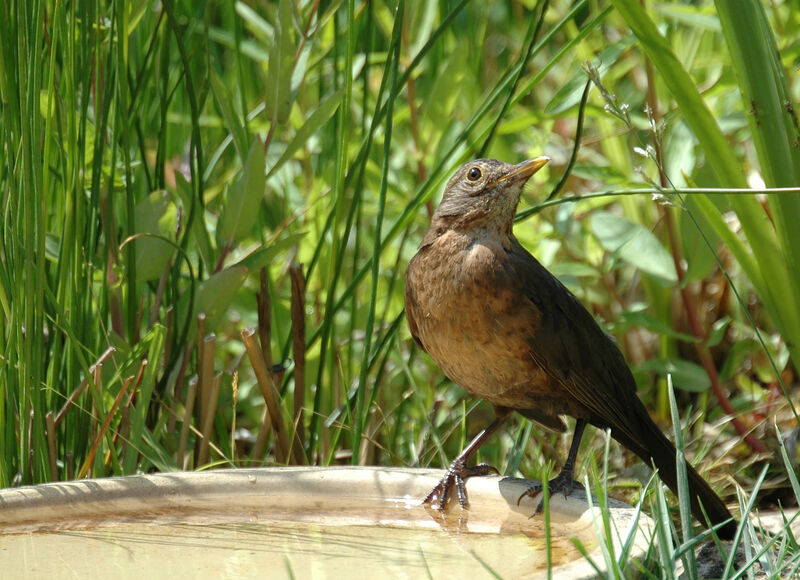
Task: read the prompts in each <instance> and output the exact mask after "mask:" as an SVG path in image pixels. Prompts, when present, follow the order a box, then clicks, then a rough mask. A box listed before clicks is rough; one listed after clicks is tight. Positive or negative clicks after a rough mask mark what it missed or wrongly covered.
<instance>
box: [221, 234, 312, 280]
mask: <svg viewBox="0 0 800 580" xmlns="http://www.w3.org/2000/svg"><path fill="white" fill-rule="evenodd" d="M305 235H306V234H305V232H301V233H297V234H291V235H289V236H286V237H285V238H281V239H280V240H277V241H276V242H273V243H272V244H271V245H269V246H268V247H266V248H261V249H259V250H256V251H255V252H253V253H252V254H249V255H248V256H247V257H245V258H244V259H243V260H241V261H239V262H237V263H236V264H235V265H234V267H235V266H244V267H246V268H247V269H248V270H250V271H256V270H260V269H261V268H263V267H265V266H267V265H268V264H269V263H270V262H271V261H272V260H273V259H274V258H275V256H277V255H278V254H279V253H280V252H282V251H283V250H287V249H289V248H291V247H293V246H295V245H297V243H298V242H299V241H300V240H301V239H302V238H303V236H305Z"/></svg>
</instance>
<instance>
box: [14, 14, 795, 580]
mask: <svg viewBox="0 0 800 580" xmlns="http://www.w3.org/2000/svg"><path fill="white" fill-rule="evenodd" d="M754 30H757V32H754ZM799 32H800V16H799V15H798V14H797V11H796V10H793V9H792V8H791V6H789V5H788V4H780V3H777V4H776V3H773V4H770V5H766V4H762V3H759V2H757V1H755V0H747V1H745V2H737V3H731V2H724V1H719V2H716V3H715V4H712V3H710V2H707V1H706V2H701V3H699V4H697V3H695V4H671V3H648V4H647V6H643V5H642V3H641V2H638V1H635V0H612V1H611V2H610V3H604V2H599V3H598V2H589V1H577V2H574V3H567V2H562V1H551V2H544V1H541V2H536V3H535V2H492V3H483V2H468V1H466V0H463V1H460V2H459V1H455V0H448V1H444V0H442V1H440V2H436V3H427V2H404V1H403V0H400V1H399V2H397V3H395V2H388V3H386V2H380V1H379V2H368V3H363V2H356V1H355V0H348V1H346V2H345V1H333V2H315V1H303V2H299V3H296V2H293V1H289V0H280V1H271V2H260V3H244V2H238V3H237V2H230V1H223V2H218V3H211V4H203V3H193V2H188V1H182V2H175V0H165V1H164V2H161V3H155V4H154V3H124V2H121V1H119V0H116V1H111V2H108V3H105V4H102V5H101V4H95V3H66V2H63V1H62V0H51V1H33V2H21V1H17V0H9V1H8V2H6V3H4V4H3V7H2V9H0V50H1V51H2V53H0V106H2V110H0V134H2V153H3V154H2V158H1V161H2V162H1V163H0V201H2V209H3V215H4V224H3V228H2V234H1V235H0V308H2V311H3V316H2V317H0V446H2V450H3V451H2V454H1V455H0V486H2V487H7V486H15V485H22V484H30V483H39V482H45V481H56V480H64V479H70V478H75V477H84V476H92V477H103V476H110V475H123V474H130V473H136V472H148V471H154V470H173V469H181V468H187V469H202V468H208V467H212V466H243V465H262V464H266V465H272V464H276V463H285V462H289V463H310V464H319V465H328V464H331V463H354V464H379V465H423V466H426V465H434V466H440V465H442V464H444V463H446V462H447V460H448V459H450V458H452V457H453V456H454V455H455V454H456V453H457V451H458V449H459V448H460V446H461V445H463V443H464V442H465V441H466V440H468V439H469V438H470V437H471V436H472V435H473V434H474V433H475V432H476V431H477V430H478V429H479V428H481V427H482V426H484V425H485V424H487V423H488V421H489V419H490V415H491V411H490V409H488V408H487V407H486V406H485V405H480V404H477V403H476V401H473V400H472V399H470V398H468V397H466V396H465V395H464V394H463V392H462V391H461V390H460V389H459V388H458V387H456V386H454V385H452V384H450V383H449V382H447V381H446V380H444V379H443V377H442V375H441V373H440V371H438V369H437V368H436V367H435V365H434V364H433V363H432V361H431V360H430V359H429V358H428V357H427V355H425V354H424V353H422V352H420V351H419V350H418V349H416V348H415V346H414V345H413V341H411V339H410V336H409V333H408V330H407V327H406V324H405V320H404V314H403V274H404V271H405V266H406V264H407V262H408V260H409V259H410V258H411V257H412V256H413V254H414V252H415V249H416V246H417V244H418V242H419V240H420V239H421V237H422V235H423V234H424V231H425V229H426V227H427V224H428V218H429V215H430V212H431V211H432V210H433V209H434V207H435V205H436V201H437V200H438V196H439V195H440V193H441V189H442V186H443V183H444V181H445V180H446V179H447V177H448V176H449V175H450V174H451V173H452V171H453V170H454V169H455V168H456V167H457V166H458V165H459V164H460V163H462V162H464V161H465V160H467V159H470V158H473V157H475V156H478V155H486V156H491V157H497V158H500V159H504V160H507V161H519V160H521V159H522V158H525V157H534V156H538V155H542V154H547V155H549V156H550V157H551V158H552V159H553V161H552V162H551V164H550V165H549V166H548V168H547V170H543V171H542V172H540V175H537V178H536V179H535V180H534V181H535V183H534V184H533V185H531V186H530V187H529V190H528V191H527V192H526V195H525V198H524V201H523V206H522V207H521V208H520V209H521V212H520V220H519V222H518V224H517V226H516V233H517V236H518V237H519V238H520V239H521V241H522V242H523V243H524V244H525V245H526V246H527V247H528V248H529V249H530V250H531V251H533V253H534V254H536V255H537V256H538V257H539V258H540V260H541V261H542V262H543V263H544V264H545V265H546V266H548V267H550V268H551V269H552V270H553V271H554V272H555V273H556V274H557V275H558V276H559V277H560V278H561V279H562V280H563V281H564V282H565V283H566V284H567V285H568V286H569V287H570V288H571V289H572V290H573V291H574V292H575V293H576V294H577V295H578V296H579V297H580V298H581V299H582V300H583V302H584V303H585V304H586V305H587V306H588V307H589V308H590V309H591V310H592V311H593V312H594V313H595V314H596V316H597V317H598V319H599V320H601V321H602V322H603V323H604V324H605V325H606V327H607V328H608V330H609V331H610V332H612V333H613V334H614V335H615V336H616V337H617V339H618V340H619V342H620V344H621V346H622V347H623V349H624V350H625V352H626V355H627V357H628V360H629V361H630V363H631V365H632V368H633V370H634V372H635V374H636V377H637V380H638V381H639V385H640V395H641V397H642V399H643V400H644V401H645V403H646V404H647V406H648V407H649V408H650V409H651V411H652V413H653V416H654V417H655V418H656V419H657V420H658V421H660V423H661V424H662V425H663V426H664V427H665V428H666V427H667V426H668V425H669V424H671V423H672V422H673V420H675V421H677V420H678V418H680V419H681V421H682V422H684V423H685V424H686V426H685V429H686V431H685V437H686V442H685V448H686V451H687V453H688V454H689V456H690V457H692V458H693V459H695V460H696V462H697V463H699V467H700V470H701V472H703V473H706V474H707V475H708V476H709V478H710V479H711V480H712V483H713V484H714V485H715V487H717V488H718V489H719V490H720V493H722V494H723V495H724V496H726V497H727V498H728V499H730V500H732V501H736V498H738V497H741V498H742V501H743V502H745V501H748V502H755V501H756V500H755V499H754V498H755V497H756V495H755V491H756V490H757V489H759V487H760V486H761V485H762V482H765V481H769V482H770V486H771V489H772V490H773V491H774V488H776V487H777V488H781V489H784V490H786V491H788V492H789V496H792V495H793V496H795V497H796V496H797V495H798V489H797V483H796V478H795V477H794V472H793V469H794V466H795V463H796V457H791V456H789V455H788V454H787V453H786V452H785V450H784V448H783V447H781V449H782V451H783V459H782V460H777V458H773V457H772V456H771V455H770V453H769V452H768V450H769V449H775V448H777V447H778V444H779V443H781V439H780V437H779V436H777V435H776V432H775V430H774V427H772V425H773V424H777V425H778V426H779V428H780V430H781V432H783V433H790V432H791V431H792V430H793V429H794V428H795V427H796V424H797V415H796V411H795V408H794V406H793V405H792V393H796V386H795V382H796V381H795V376H796V374H797V364H796V361H797V360H798V357H800V352H798V348H800V347H799V346H798V345H800V302H798V297H799V296H800V268H798V266H800V258H798V256H800V234H798V230H797V228H796V227H794V225H795V224H794V220H795V219H796V217H795V216H797V215H798V212H800V206H799V205H798V204H799V203H800V201H799V200H800V197H798V190H797V189H796V188H797V187H798V185H800V175H798V173H799V172H800V146H798V142H799V140H800V129H798V121H797V113H796V112H795V111H796V109H797V105H798V102H799V100H798V91H799V90H800V89H799V88H798V86H799V85H800V76H798V62H800V43H798V42H797V38H798V33H799ZM589 79H591V80H592V85H591V88H590V93H589V96H588V102H587V104H586V108H585V111H584V113H585V119H584V126H583V128H582V133H581V135H580V140H581V146H580V149H579V150H578V151H577V157H576V158H575V164H574V166H572V165H569V164H568V161H569V159H570V156H571V155H572V154H573V151H574V145H575V137H576V130H577V117H578V109H579V107H580V101H581V95H582V92H583V90H584V87H585V85H586V82H587V80H589ZM568 168H569V169H570V170H571V171H569V175H565V174H566V173H567V172H568V171H567V170H568ZM562 179H563V181H564V188H563V189H562V190H561V192H560V193H559V195H558V197H556V199H555V200H553V201H549V202H545V199H546V198H547V196H548V194H549V193H550V191H552V190H553V188H554V187H555V185H556V183H558V182H559V181H562ZM748 187H751V188H753V189H758V190H762V191H763V190H766V191H767V193H766V194H762V195H761V196H756V195H754V194H753V193H752V192H750V191H746V190H745V188H748ZM771 188H789V190H787V191H783V192H782V193H777V192H776V190H774V189H771ZM792 188H794V189H792ZM598 194H599V195H598ZM643 249H646V250H643ZM248 328H253V329H254V332H252V333H251V332H246V331H245V329H248ZM109 349H113V350H109ZM145 361H146V364H145ZM98 363H100V364H98ZM668 373H671V374H672V380H673V383H674V386H675V388H676V398H677V401H676V402H675V404H676V405H677V407H676V406H675V405H672V404H671V400H670V390H669V388H668V384H667V374H668ZM265 401H275V402H274V403H273V404H272V405H271V406H270V408H269V409H267V406H266V404H265ZM677 410H679V411H680V415H677V414H675V413H677ZM707 424H708V425H711V428H710V429H705V430H704V429H703V427H702V426H703V425H707ZM590 439H593V440H592V441H591V442H589V440H590ZM603 448H604V442H603V437H602V435H601V434H594V435H593V436H591V437H587V444H586V445H584V450H583V452H582V454H581V456H582V457H583V458H584V465H583V467H586V466H590V467H591V465H592V463H593V455H595V454H593V453H592V451H595V452H597V453H596V455H598V456H599V455H602V454H603V451H602V450H603ZM565 451H566V441H565V440H563V439H561V438H560V437H559V436H557V435H553V434H550V433H548V432H546V431H542V430H540V429H539V428H538V427H535V426H534V427H533V428H531V425H530V424H528V423H524V422H522V420H520V423H519V424H518V426H517V427H515V426H514V425H513V424H512V425H510V426H508V427H506V428H505V429H504V431H503V434H502V435H501V436H499V437H496V438H495V439H494V440H492V441H491V442H489V443H488V444H487V445H486V446H485V447H484V448H483V449H482V450H481V460H485V461H489V462H491V463H494V464H496V465H498V466H501V467H502V466H504V465H508V468H507V472H508V473H514V474H518V473H520V472H521V473H523V474H525V475H527V476H531V477H539V476H540V474H541V473H542V471H543V469H544V465H545V464H546V463H547V462H548V461H550V460H552V461H555V462H558V461H559V457H563V455H564V452H565ZM605 455H606V456H607V458H608V463H607V464H606V465H605V467H604V472H603V473H602V475H600V476H599V479H600V480H601V482H602V483H603V484H604V485H605V484H607V483H609V482H611V483H614V482H616V483H618V484H620V483H624V482H620V481H619V478H617V477H616V476H617V475H618V474H619V473H620V472H621V471H622V470H623V469H624V468H625V467H626V466H627V464H628V463H635V462H634V460H633V459H631V458H630V457H628V456H627V455H625V454H624V452H623V451H622V450H620V449H619V448H618V446H616V444H614V445H613V446H612V447H611V448H610V450H608V449H607V450H606V452H605ZM770 460H771V461H770ZM767 464H770V467H769V470H768V471H764V469H765V467H764V466H765V465H767ZM579 473H582V471H579ZM765 478H767V479H765ZM734 479H735V480H736V481H738V483H739V484H740V485H741V487H742V493H743V495H741V496H739V492H738V491H737V490H736V489H735V487H734V486H733V485H732V482H733V480H734ZM651 487H654V486H651ZM617 488H618V489H617V491H620V490H622V492H624V487H623V486H622V485H618V486H617ZM637 489H638V490H640V489H641V487H638V488H637ZM612 491H613V490H612ZM637 495H638V494H637V493H634V494H633V496H632V497H630V498H629V499H631V501H636V500H637V499H638V497H637ZM648 502H650V503H648ZM665 502H666V499H665V498H664V497H663V495H661V494H659V493H652V494H650V495H648V498H647V501H645V502H644V503H643V505H645V506H648V505H651V507H654V508H655V512H654V513H657V514H667V513H668V510H667V504H666V503H665ZM681 505H683V504H681ZM743 505H746V504H743ZM753 505H757V502H756V503H755V504H753ZM679 514H681V515H683V516H684V517H682V518H681V520H682V521H683V523H684V524H686V523H687V521H688V520H687V519H686V514H685V513H681V512H680V511H679ZM659 518H660V519H659V527H658V535H657V542H656V544H657V546H658V550H657V555H656V556H655V557H654V559H653V562H654V564H653V565H654V566H656V567H658V566H662V567H665V568H667V567H669V566H670V563H671V562H672V560H673V558H674V557H677V556H676V554H684V555H685V554H687V552H686V549H687V546H689V547H691V546H693V545H694V543H696V540H697V538H696V537H694V536H691V535H689V536H685V535H674V532H673V524H672V523H671V522H670V521H668V518H667V517H666V515H664V516H663V517H662V516H659ZM603 525H607V523H606V524H603ZM685 528H686V526H685V525H684V526H683V533H686V529H685ZM746 534H747V539H748V540H749V541H750V542H751V543H750V544H749V546H750V547H748V550H751V551H750V552H749V553H748V555H747V558H748V561H754V560H755V559H757V558H758V557H759V551H760V550H761V549H762V546H763V547H764V550H766V551H765V553H768V554H770V556H769V557H770V558H773V555H774V554H775V553H778V554H779V556H775V557H774V558H773V559H769V560H768V561H769V562H770V563H771V564H770V565H771V566H772V570H773V571H775V573H776V574H777V573H780V570H783V569H784V568H785V566H787V565H790V564H791V563H792V562H794V561H795V560H796V558H797V549H796V543H795V541H794V539H793V538H791V536H789V535H782V536H779V537H778V538H777V539H776V540H774V543H773V544H769V542H770V540H768V539H766V538H765V537H763V536H758V535H757V534H756V533H755V531H753V530H752V529H751V528H747V529H746ZM755 539H757V540H758V541H755ZM675 542H677V543H675ZM768 544H769V546H768ZM778 546H780V549H778V551H777V552H776V551H775V550H776V549H777V547H778ZM767 547H768V548H769V549H767ZM617 556H619V554H616V555H615V554H614V553H613V552H611V551H609V553H608V555H607V560H608V562H607V563H609V564H610V563H613V562H617V563H616V564H614V565H613V566H611V568H609V569H616V570H617V571H618V575H620V576H622V575H624V574H625V573H626V572H625V570H626V568H624V566H625V562H624V559H619V558H617ZM762 560H764V558H763V557H762ZM689 564H691V562H690V561H689ZM736 573H737V572H736V571H735V570H734V569H733V568H732V567H731V565H730V563H729V566H728V569H727V570H726V577H735V574H736ZM656 576H657V575H656Z"/></svg>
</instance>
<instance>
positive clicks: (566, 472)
mask: <svg viewBox="0 0 800 580" xmlns="http://www.w3.org/2000/svg"><path fill="white" fill-rule="evenodd" d="M585 428H586V420H585V419H578V422H577V423H576V424H575V433H574V434H573V436H572V444H571V445H570V446H569V454H568V455H567V460H566V461H565V462H564V467H562V468H561V472H559V474H558V475H557V476H556V477H555V478H553V479H551V480H550V481H548V482H547V489H548V491H549V492H550V496H552V495H553V494H554V493H558V492H559V491H561V492H563V493H564V497H565V498H566V497H567V496H568V495H569V494H570V492H572V489H573V488H574V487H575V486H576V485H577V486H579V487H583V486H581V484H580V483H578V482H577V481H575V479H574V477H575V460H576V459H577V457H578V448H579V447H580V446H581V437H583V430H584V429H585ZM543 489H544V486H543V485H542V484H541V483H536V484H534V485H532V486H530V487H529V488H528V489H527V491H526V492H525V493H523V494H522V495H521V496H519V499H518V500H517V505H519V502H521V501H522V498H523V497H526V496H528V497H533V496H534V495H536V494H537V493H539V492H541V491H543ZM543 508H544V497H543V498H542V500H541V501H540V502H539V505H538V506H537V507H536V512H535V513H536V514H539V513H542V509H543Z"/></svg>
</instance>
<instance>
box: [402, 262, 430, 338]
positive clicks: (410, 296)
mask: <svg viewBox="0 0 800 580" xmlns="http://www.w3.org/2000/svg"><path fill="white" fill-rule="evenodd" d="M414 261H415V260H414V258H412V259H411V261H410V262H409V263H408V268H406V285H405V304H406V320H407V321H408V328H409V330H410V331H411V336H412V337H413V338H414V342H416V343H417V346H419V347H420V348H421V349H422V350H425V347H424V346H422V341H421V340H420V339H419V327H418V326H417V321H416V318H415V316H416V314H417V312H419V304H418V303H417V298H416V296H415V295H414V289H413V288H412V285H411V284H409V283H408V277H409V276H413V271H414Z"/></svg>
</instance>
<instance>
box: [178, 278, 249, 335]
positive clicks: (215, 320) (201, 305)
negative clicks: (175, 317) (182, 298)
mask: <svg viewBox="0 0 800 580" xmlns="http://www.w3.org/2000/svg"><path fill="white" fill-rule="evenodd" d="M248 273H249V270H248V268H247V267H246V266H233V267H231V268H226V269H224V270H222V271H220V272H217V273H216V274H214V275H212V276H211V277H210V278H208V279H207V280H204V281H203V282H202V283H201V284H200V285H199V286H198V288H197V300H196V301H195V313H196V314H200V313H201V312H202V313H204V314H205V315H206V331H207V332H213V331H214V330H215V329H216V327H217V325H218V324H219V322H220V320H222V317H223V316H224V315H225V313H226V312H227V311H228V308H230V305H231V302H233V299H234V297H235V296H236V293H237V292H238V291H239V288H240V287H241V286H242V284H243V283H244V281H245V279H246V278H247V274H248ZM196 318H197V317H196V316H193V319H196ZM192 324H193V325H194V324H195V322H194V321H193V322H192Z"/></svg>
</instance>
